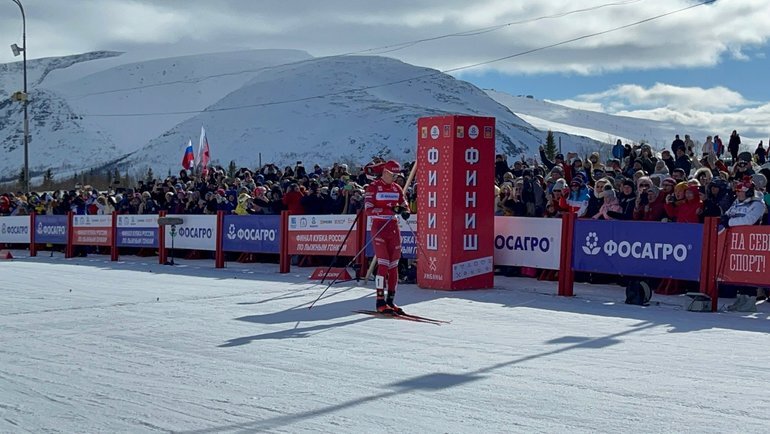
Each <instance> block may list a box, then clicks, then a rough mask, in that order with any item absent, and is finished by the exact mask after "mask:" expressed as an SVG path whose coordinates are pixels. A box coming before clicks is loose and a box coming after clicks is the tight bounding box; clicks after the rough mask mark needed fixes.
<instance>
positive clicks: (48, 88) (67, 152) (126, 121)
mask: <svg viewBox="0 0 770 434" xmlns="http://www.w3.org/2000/svg"><path fill="white" fill-rule="evenodd" d="M138 58H141V56H139V55H137V54H136V53H133V55H132V56H130V57H129V56H125V57H124V56H123V55H121V53H115V52H97V53H87V54H83V55H77V56H67V57H61V58H50V59H37V60H32V61H30V62H29V63H28V68H29V69H28V70H29V77H30V85H29V87H30V106H29V107H30V118H31V124H30V131H31V136H32V142H31V143H30V168H31V172H32V175H33V177H34V176H35V175H39V174H41V173H42V171H44V170H45V169H48V168H51V169H52V170H53V172H54V174H55V175H56V174H59V175H63V174H66V173H71V172H72V171H76V170H80V171H83V170H86V169H89V168H92V167H101V168H106V167H111V166H119V167H120V168H121V169H127V170H133V171H134V173H138V172H141V171H144V170H146V169H147V168H148V167H152V168H153V170H154V171H155V172H156V173H165V172H166V171H167V170H170V171H172V172H175V171H177V170H178V169H179V168H180V160H181V155H182V151H183V148H184V146H185V144H186V143H187V140H188V139H190V138H192V140H193V142H194V143H196V142H197V137H198V134H199V132H200V127H201V126H205V127H206V130H207V133H208V139H209V143H210V145H211V154H212V158H213V159H214V160H215V161H218V162H219V163H221V164H225V165H226V164H227V163H228V162H229V161H230V160H234V161H236V162H237V163H238V164H239V165H248V166H254V165H256V164H257V162H258V160H259V157H260V156H261V157H262V158H261V160H262V162H263V163H267V162H273V163H276V164H281V165H282V164H292V163H294V162H295V161H296V160H307V161H308V163H311V162H318V163H322V164H329V163H331V162H332V161H339V160H345V161H348V162H355V163H362V162H365V161H368V160H369V159H370V158H371V157H372V156H373V155H375V154H377V155H382V156H389V157H393V158H399V159H404V160H409V159H412V158H413V153H414V149H415V145H416V143H415V142H416V140H415V138H416V121H417V118H419V117H421V116H430V115H443V114H474V115H483V116H494V117H495V118H496V119H497V127H498V128H497V138H498V140H497V150H498V152H504V153H506V154H508V155H511V156H518V155H526V156H534V155H535V154H536V152H537V146H539V145H540V144H542V143H543V142H544V141H545V135H546V133H545V131H544V130H538V129H537V128H535V127H533V126H532V125H531V124H529V123H528V122H526V121H524V120H522V119H521V118H520V117H518V116H516V115H515V114H513V112H512V111H511V110H510V109H509V108H507V107H505V106H504V105H501V104H500V103H498V102H497V101H495V100H494V99H492V98H491V97H490V96H489V95H487V94H486V93H484V92H483V91H482V90H480V89H478V88H476V87H475V86H473V85H471V84H469V83H467V82H464V81H461V80H457V79H455V78H453V77H451V76H449V75H446V74H442V73H440V72H438V71H435V70H432V69H427V68H422V67H417V66H413V65H409V64H406V63H403V62H400V61H397V60H394V59H390V58H384V57H374V56H351V57H329V58H313V57H312V56H310V55H309V54H307V53H305V52H302V51H297V50H251V51H241V52H230V53H218V54H204V55H193V56H184V57H171V58H162V59H154V60H137V59H138ZM21 75H22V74H21V63H20V62H16V63H10V64H5V65H0V92H3V94H4V95H10V94H11V93H12V92H13V91H15V90H19V89H21ZM557 137H560V138H561V139H562V141H563V143H564V144H565V148H566V149H565V151H566V150H567V149H571V148H573V147H580V146H582V147H596V146H598V145H599V143H598V142H597V141H596V140H594V139H592V138H587V137H581V136H575V135H568V134H557ZM599 140H603V138H600V139H599ZM0 146H2V152H4V156H5V158H4V159H2V160H0V180H10V179H15V178H16V177H17V176H18V173H19V169H20V168H21V166H22V164H23V146H22V106H21V104H19V103H18V102H13V101H10V100H7V99H3V100H2V101H0Z"/></svg>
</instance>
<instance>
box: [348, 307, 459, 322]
mask: <svg viewBox="0 0 770 434" xmlns="http://www.w3.org/2000/svg"><path fill="white" fill-rule="evenodd" d="M353 312H354V313H362V314H364V315H372V316H379V317H382V318H395V319H403V320H407V321H414V322H423V323H427V324H435V325H441V324H449V323H451V321H444V320H440V319H433V318H427V317H424V316H418V315H412V314H409V313H402V314H398V313H395V312H393V313H382V312H377V311H376V310H354V311H353Z"/></svg>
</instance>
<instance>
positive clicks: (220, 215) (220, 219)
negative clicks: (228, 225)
mask: <svg viewBox="0 0 770 434" xmlns="http://www.w3.org/2000/svg"><path fill="white" fill-rule="evenodd" d="M224 222H225V212H224V211H217V250H216V253H215V254H214V259H215V260H214V264H215V265H214V266H215V267H216V268H225V252H224V250H223V249H222V243H223V240H224V236H223V235H224V234H223V233H222V228H223V226H224Z"/></svg>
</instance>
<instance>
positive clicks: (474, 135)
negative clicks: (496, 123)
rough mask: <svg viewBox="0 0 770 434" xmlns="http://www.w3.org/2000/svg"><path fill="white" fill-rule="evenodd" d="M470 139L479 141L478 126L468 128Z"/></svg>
mask: <svg viewBox="0 0 770 434" xmlns="http://www.w3.org/2000/svg"><path fill="white" fill-rule="evenodd" d="M468 137H470V138H471V139H474V140H475V139H477V138H478V137H479V127H477V126H476V125H471V126H470V127H468Z"/></svg>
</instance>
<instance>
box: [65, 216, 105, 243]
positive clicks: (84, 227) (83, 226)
mask: <svg viewBox="0 0 770 434" xmlns="http://www.w3.org/2000/svg"><path fill="white" fill-rule="evenodd" d="M72 244H75V245H81V246H82V245H87V246H111V245H112V216H111V215H76V216H73V217H72Z"/></svg>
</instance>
